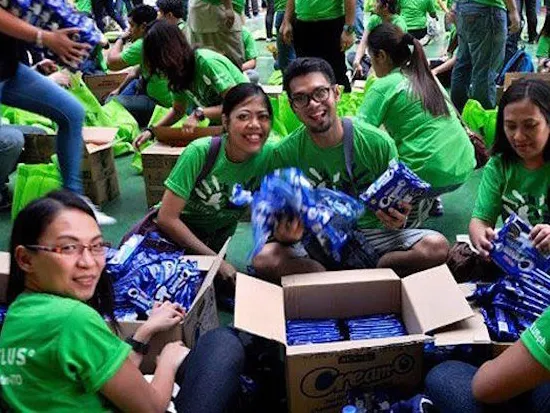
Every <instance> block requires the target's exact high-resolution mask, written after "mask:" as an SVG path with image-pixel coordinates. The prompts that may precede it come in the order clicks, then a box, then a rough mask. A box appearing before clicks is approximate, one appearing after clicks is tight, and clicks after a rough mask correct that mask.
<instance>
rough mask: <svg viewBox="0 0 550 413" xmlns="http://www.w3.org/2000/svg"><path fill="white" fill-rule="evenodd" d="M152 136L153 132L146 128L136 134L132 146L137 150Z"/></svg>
mask: <svg viewBox="0 0 550 413" xmlns="http://www.w3.org/2000/svg"><path fill="white" fill-rule="evenodd" d="M152 138H153V134H152V133H151V132H150V131H148V130H144V131H143V132H141V133H140V134H139V135H138V137H137V138H136V139H134V143H133V145H134V148H135V149H136V150H137V151H139V147H140V146H141V145H143V144H144V143H145V142H147V141H148V140H150V139H152Z"/></svg>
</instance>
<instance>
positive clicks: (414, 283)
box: [401, 265, 474, 334]
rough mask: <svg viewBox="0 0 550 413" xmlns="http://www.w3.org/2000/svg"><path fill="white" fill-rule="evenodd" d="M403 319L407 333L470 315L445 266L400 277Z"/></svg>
mask: <svg viewBox="0 0 550 413" xmlns="http://www.w3.org/2000/svg"><path fill="white" fill-rule="evenodd" d="M402 287H403V288H402V300H401V304H402V308H403V311H402V314H403V321H404V322H405V325H406V326H407V329H408V331H409V333H410V334H421V333H422V334H427V333H429V332H433V331H434V330H437V329H439V328H441V327H445V326H448V325H450V324H453V323H456V322H459V321H462V320H465V319H467V318H469V317H472V316H473V315H474V313H473V311H472V309H471V308H470V305H469V304H468V301H466V299H465V298H464V293H463V292H462V291H461V290H460V288H459V286H458V284H457V283H456V281H455V280H454V278H453V275H452V274H451V271H450V270H449V268H448V267H447V266H446V265H441V266H439V267H435V268H430V269H429V270H425V271H421V272H418V273H416V274H413V275H409V276H408V277H405V278H403V280H402Z"/></svg>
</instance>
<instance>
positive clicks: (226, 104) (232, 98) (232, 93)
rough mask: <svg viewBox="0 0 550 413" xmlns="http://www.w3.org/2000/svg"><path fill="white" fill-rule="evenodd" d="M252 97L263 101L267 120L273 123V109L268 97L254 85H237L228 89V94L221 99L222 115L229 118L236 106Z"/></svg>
mask: <svg viewBox="0 0 550 413" xmlns="http://www.w3.org/2000/svg"><path fill="white" fill-rule="evenodd" d="M252 96H260V97H261V98H262V99H263V101H264V106H265V108H266V109H267V112H268V113H269V118H270V119H271V121H273V107H272V106H271V101H270V100H269V96H267V94H266V93H265V92H264V90H263V89H262V88H261V87H260V86H258V85H255V84H254V83H239V84H238V85H236V86H233V87H232V88H231V89H229V92H227V94H226V95H225V97H224V98H223V105H222V114H224V115H225V116H227V117H228V118H229V116H230V115H231V112H233V109H235V107H236V106H238V105H240V104H241V103H242V102H244V101H245V100H246V99H248V98H250V97H252Z"/></svg>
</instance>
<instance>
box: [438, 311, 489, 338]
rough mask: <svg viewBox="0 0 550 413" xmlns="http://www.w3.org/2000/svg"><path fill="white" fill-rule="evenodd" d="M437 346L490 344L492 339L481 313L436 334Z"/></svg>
mask: <svg viewBox="0 0 550 413" xmlns="http://www.w3.org/2000/svg"><path fill="white" fill-rule="evenodd" d="M434 339H435V345H436V346H454V345H458V344H490V343H491V337H489V331H488V330H487V326H486V325H485V321H484V320H483V316H482V315H481V314H480V313H477V312H476V313H475V314H474V316H473V317H470V318H468V319H466V320H462V321H459V322H458V323H454V324H451V325H449V326H447V327H444V328H442V329H441V330H438V332H437V333H435V334H434Z"/></svg>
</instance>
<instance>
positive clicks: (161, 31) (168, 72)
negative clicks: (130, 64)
mask: <svg viewBox="0 0 550 413" xmlns="http://www.w3.org/2000/svg"><path fill="white" fill-rule="evenodd" d="M195 50H196V48H193V47H191V45H190V44H189V42H188V41H187V39H186V38H185V36H184V35H183V33H182V32H181V30H180V28H179V27H178V26H176V25H175V24H170V23H168V22H167V21H166V20H164V19H162V20H157V21H155V22H153V23H152V24H151V25H150V26H149V28H148V30H147V33H145V36H144V37H143V62H144V64H145V67H146V68H147V70H148V71H149V72H150V74H151V75H154V74H156V75H160V76H165V77H166V78H167V79H168V86H169V88H170V89H171V90H172V91H174V92H181V91H183V90H185V89H189V86H190V85H191V83H192V82H193V76H194V75H195Z"/></svg>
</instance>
